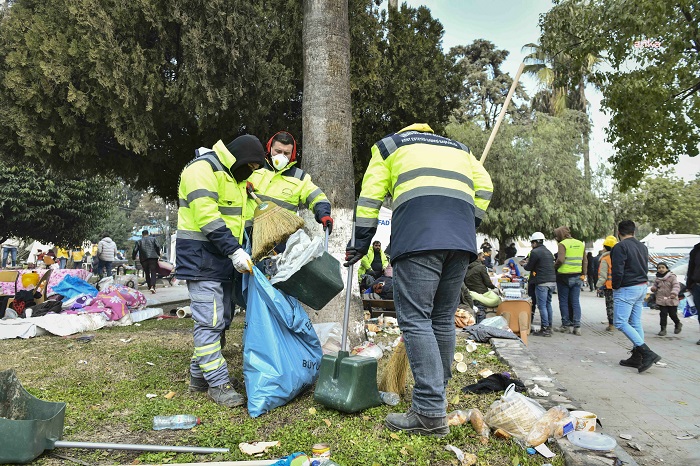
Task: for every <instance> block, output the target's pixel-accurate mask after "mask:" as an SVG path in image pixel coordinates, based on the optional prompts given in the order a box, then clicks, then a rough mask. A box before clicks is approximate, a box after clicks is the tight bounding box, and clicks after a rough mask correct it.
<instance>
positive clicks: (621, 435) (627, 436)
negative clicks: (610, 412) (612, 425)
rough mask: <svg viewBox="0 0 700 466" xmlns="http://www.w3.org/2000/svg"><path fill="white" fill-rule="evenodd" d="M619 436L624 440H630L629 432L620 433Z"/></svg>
mask: <svg viewBox="0 0 700 466" xmlns="http://www.w3.org/2000/svg"><path fill="white" fill-rule="evenodd" d="M620 438H621V439H624V440H632V435H631V434H620Z"/></svg>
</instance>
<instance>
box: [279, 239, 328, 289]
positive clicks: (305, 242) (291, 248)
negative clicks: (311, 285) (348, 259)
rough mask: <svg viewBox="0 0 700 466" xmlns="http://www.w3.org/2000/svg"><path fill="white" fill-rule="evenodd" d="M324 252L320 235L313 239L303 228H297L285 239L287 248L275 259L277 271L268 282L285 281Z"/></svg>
mask: <svg viewBox="0 0 700 466" xmlns="http://www.w3.org/2000/svg"><path fill="white" fill-rule="evenodd" d="M323 252H324V247H323V240H322V238H321V237H320V236H314V238H313V239H311V238H310V237H309V235H307V234H306V233H305V232H304V230H297V231H296V232H295V233H294V234H292V236H290V237H289V239H288V240H287V248H286V249H285V250H284V252H283V253H282V254H281V255H280V258H279V259H277V273H276V274H275V276H274V277H272V278H270V283H271V284H273V285H274V284H275V283H279V282H283V281H286V280H287V279H288V278H289V277H291V276H292V275H294V274H295V273H296V272H297V271H298V270H299V269H300V268H302V267H303V266H305V265H306V264H308V263H309V262H311V261H312V260H314V259H316V258H317V257H319V256H321V255H322V254H323Z"/></svg>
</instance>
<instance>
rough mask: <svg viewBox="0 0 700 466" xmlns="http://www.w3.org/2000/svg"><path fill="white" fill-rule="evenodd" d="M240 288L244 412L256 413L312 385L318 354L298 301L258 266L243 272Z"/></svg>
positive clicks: (265, 410) (312, 330) (309, 326)
mask: <svg viewBox="0 0 700 466" xmlns="http://www.w3.org/2000/svg"><path fill="white" fill-rule="evenodd" d="M246 282H247V283H246ZM245 287H247V296H248V299H247V308H246V323H245V330H244V333H243V341H244V345H245V346H244V349H243V378H244V380H245V387H246V392H247V395H248V413H249V414H250V416H251V417H258V416H260V415H261V414H264V413H266V412H268V411H270V410H272V409H274V408H276V407H278V406H282V405H284V404H286V403H288V402H289V401H290V400H292V399H293V398H294V397H296V396H297V395H299V394H300V393H301V392H303V391H304V390H306V389H307V388H309V387H311V385H313V383H314V381H315V380H316V378H317V377H318V370H319V366H320V364H321V358H322V357H323V352H322V351H321V342H320V341H319V339H318V336H317V335H316V332H315V331H314V327H313V325H312V323H311V320H310V319H309V316H307V315H306V312H304V309H303V308H302V307H301V304H299V301H297V300H296V299H295V298H292V297H290V296H287V295H285V294H284V293H282V292H281V291H279V290H277V289H275V288H274V287H273V286H272V285H271V284H270V282H269V281H268V280H267V279H266V278H265V276H264V275H263V273H262V272H261V271H260V270H259V269H258V268H257V267H253V276H252V277H251V276H249V275H248V274H246V275H245V276H244V288H245Z"/></svg>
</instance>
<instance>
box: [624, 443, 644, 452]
mask: <svg viewBox="0 0 700 466" xmlns="http://www.w3.org/2000/svg"><path fill="white" fill-rule="evenodd" d="M627 445H628V446H629V447H630V448H634V449H635V450H637V451H642V446H641V445H640V444H638V443H634V442H627Z"/></svg>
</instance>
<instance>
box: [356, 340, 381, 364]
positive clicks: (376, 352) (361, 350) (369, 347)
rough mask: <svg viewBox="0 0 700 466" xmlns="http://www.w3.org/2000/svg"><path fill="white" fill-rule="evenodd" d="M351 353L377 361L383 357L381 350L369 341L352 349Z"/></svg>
mask: <svg viewBox="0 0 700 466" xmlns="http://www.w3.org/2000/svg"><path fill="white" fill-rule="evenodd" d="M351 353H352V354H359V355H360V356H365V357H367V358H374V359H376V360H377V361H379V360H380V359H382V357H383V356H384V352H383V351H382V349H381V348H380V347H379V346H377V345H375V344H374V343H372V342H369V341H365V342H363V343H362V344H361V345H359V346H356V347H354V348H353V349H352V352H351Z"/></svg>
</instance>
